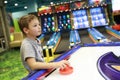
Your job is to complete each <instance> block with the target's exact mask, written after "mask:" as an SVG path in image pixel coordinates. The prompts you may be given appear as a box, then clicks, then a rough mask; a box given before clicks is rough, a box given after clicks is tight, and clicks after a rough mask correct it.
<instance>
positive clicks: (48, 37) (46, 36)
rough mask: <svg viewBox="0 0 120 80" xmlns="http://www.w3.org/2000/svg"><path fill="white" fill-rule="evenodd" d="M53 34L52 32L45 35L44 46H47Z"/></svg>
mask: <svg viewBox="0 0 120 80" xmlns="http://www.w3.org/2000/svg"><path fill="white" fill-rule="evenodd" d="M51 36H52V34H47V35H45V37H44V41H43V42H42V46H46V44H47V41H48V40H49V39H50V37H51Z"/></svg>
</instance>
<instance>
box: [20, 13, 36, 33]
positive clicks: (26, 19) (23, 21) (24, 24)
mask: <svg viewBox="0 0 120 80" xmlns="http://www.w3.org/2000/svg"><path fill="white" fill-rule="evenodd" d="M33 19H38V18H37V16H35V15H33V14H28V15H25V16H22V17H21V18H20V19H19V21H18V24H19V27H20V30H21V31H22V32H23V34H25V33H24V31H23V28H29V27H28V26H29V23H30V22H31V21H32V20H33Z"/></svg>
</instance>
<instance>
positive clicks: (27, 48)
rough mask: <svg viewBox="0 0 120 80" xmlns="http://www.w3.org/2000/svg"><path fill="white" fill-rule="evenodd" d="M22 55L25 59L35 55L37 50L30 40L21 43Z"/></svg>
mask: <svg viewBox="0 0 120 80" xmlns="http://www.w3.org/2000/svg"><path fill="white" fill-rule="evenodd" d="M21 55H22V58H23V60H24V61H25V60H26V59H27V58H29V57H35V50H34V47H33V46H32V44H30V42H23V44H22V45H21Z"/></svg>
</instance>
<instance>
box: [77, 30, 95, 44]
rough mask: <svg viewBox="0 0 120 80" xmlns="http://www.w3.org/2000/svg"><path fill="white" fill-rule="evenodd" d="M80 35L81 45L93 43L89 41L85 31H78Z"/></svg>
mask: <svg viewBox="0 0 120 80" xmlns="http://www.w3.org/2000/svg"><path fill="white" fill-rule="evenodd" d="M79 34H80V39H81V43H82V44H84V43H93V41H92V40H91V39H90V37H89V35H88V31H87V30H86V29H83V30H80V31H79Z"/></svg>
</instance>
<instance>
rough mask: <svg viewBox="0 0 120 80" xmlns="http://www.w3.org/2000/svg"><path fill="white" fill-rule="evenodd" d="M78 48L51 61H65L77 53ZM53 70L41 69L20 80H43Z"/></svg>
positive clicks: (78, 46)
mask: <svg viewBox="0 0 120 80" xmlns="http://www.w3.org/2000/svg"><path fill="white" fill-rule="evenodd" d="M79 48H81V46H80V45H77V46H74V47H73V48H72V49H70V50H68V51H66V52H65V53H63V54H62V55H60V56H59V57H57V58H55V59H54V60H53V62H58V61H60V60H64V59H67V58H68V57H69V56H70V55H72V54H73V53H74V52H75V51H77V50H78V49H79ZM53 70H55V69H50V70H47V69H42V70H40V71H36V72H33V73H31V74H29V75H28V76H26V77H25V78H23V79H22V80H43V79H44V78H45V77H46V76H47V75H49V74H50V73H51V72H52V71H53Z"/></svg>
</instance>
